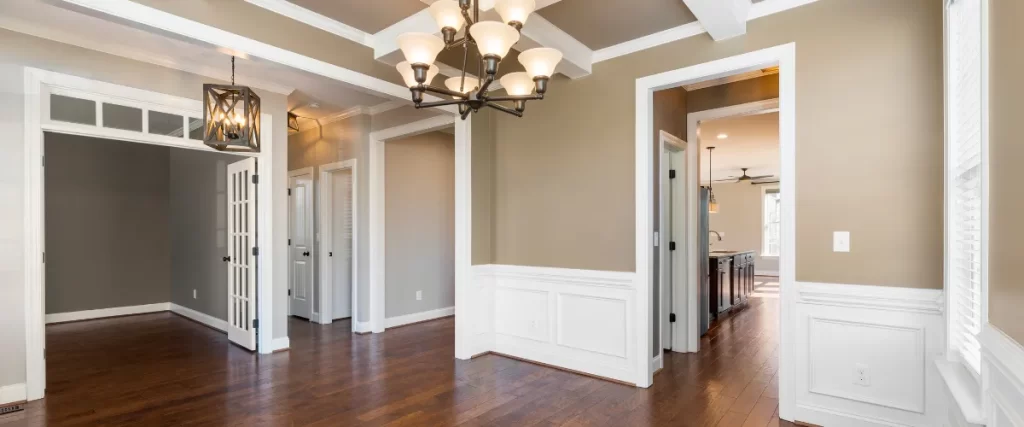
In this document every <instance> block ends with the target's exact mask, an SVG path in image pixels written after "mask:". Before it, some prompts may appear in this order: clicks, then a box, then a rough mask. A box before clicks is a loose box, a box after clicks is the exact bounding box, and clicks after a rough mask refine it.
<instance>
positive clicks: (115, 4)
mask: <svg viewBox="0 0 1024 427" xmlns="http://www.w3.org/2000/svg"><path fill="white" fill-rule="evenodd" d="M64 2H67V3H70V4H74V5H77V6H80V7H84V8H87V9H91V10H94V11H97V12H101V13H105V14H108V15H111V16H115V17H118V18H121V19H125V20H128V21H133V22H137V23H139V24H142V25H145V26H149V27H153V28H156V29H159V30H163V31H166V32H170V33H173V34H178V35H180V36H184V37H188V38H190V39H195V40H199V41H202V42H205V43H209V44H212V45H215V46H221V47H224V48H227V49H232V50H236V51H239V52H244V53H246V54H248V55H251V56H255V57H259V58H263V59H266V60H268V61H272V62H276V63H278V64H282V65H287V66H289V67H292V68H297V69H300V70H303V71H308V72H310V73H313V74H318V75H321V76H324V77H328V78H331V79H334V80H337V81H340V82H344V83H348V84H351V85H354V86H358V87H361V88H365V89H369V90H371V91H374V92H379V93H383V94H386V95H390V96H393V97H396V98H401V99H404V98H406V97H408V96H409V88H407V87H405V86H402V85H399V84H395V83H391V82H389V81H386V80H382V79H379V78H376V77H373V76H370V75H366V74H363V73H359V72H356V71H353V70H350V69H348V68H344V67H339V66H337V65H334V64H331V63H328V62H325V61H321V60H318V59H314V58H311V57H308V56H305V55H300V54H298V53H295V52H292V51H289V50H286V49H282V48H279V47H277V46H273V45H270V44H267V43H263V42H260V41H257V40H253V39H250V38H248V37H243V36H240V35H238V34H234V33H231V32H228V31H224V30H222V29H220V28H216V27H212V26H209V25H205V24H201V23H199V22H196V21H192V20H189V19H185V18H182V17H180V16H177V15H174V14H171V13H167V12H164V11H162V10H159V9H156V8H152V7H149V6H145V5H141V4H138V3H135V2H133V1H131V0H64ZM424 100H425V101H440V100H441V99H440V98H438V97H436V96H431V95H426V96H424ZM439 109H441V110H444V111H447V112H449V113H451V114H457V113H458V110H457V108H456V107H454V106H445V107H439Z"/></svg>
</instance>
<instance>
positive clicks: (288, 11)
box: [245, 0, 373, 47]
mask: <svg viewBox="0 0 1024 427" xmlns="http://www.w3.org/2000/svg"><path fill="white" fill-rule="evenodd" d="M245 1H246V3H249V4H252V5H255V6H259V7H262V8H264V9H266V10H269V11H271V12H275V13H278V14H280V15H283V16H287V17H289V18H292V19H294V20H296V21H299V22H302V23H304V24H306V25H311V26H313V27H316V28H319V29H321V30H324V31H327V32H328V33H331V34H334V35H336V36H338V37H342V38H344V39H347V40H350V41H354V42H356V43H359V44H361V45H364V46H370V47H372V46H373V35H372V34H370V33H367V32H365V31H362V30H360V29H358V28H355V27H352V26H350V25H345V24H343V23H341V22H338V21H336V20H334V19H332V18H328V17H326V16H324V15H321V14H319V13H316V12H314V11H312V10H309V9H306V8H304V7H302V6H299V5H297V4H295V3H292V2H290V1H286V0H245Z"/></svg>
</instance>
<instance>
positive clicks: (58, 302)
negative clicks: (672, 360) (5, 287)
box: [44, 133, 171, 313]
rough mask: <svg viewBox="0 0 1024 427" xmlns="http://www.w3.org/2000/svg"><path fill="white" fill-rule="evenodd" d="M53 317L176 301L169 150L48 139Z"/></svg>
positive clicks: (48, 284)
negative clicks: (172, 275) (172, 284)
mask: <svg viewBox="0 0 1024 427" xmlns="http://www.w3.org/2000/svg"><path fill="white" fill-rule="evenodd" d="M44 141H45V144H46V145H45V147H46V148H45V154H46V168H45V169H44V176H45V185H46V198H45V206H46V313H64V312H69V311H81V310H94V309H100V308H112V307H123V306H130V305H142V304H153V303H161V302H167V301H169V300H170V292H169V291H170V278H169V276H170V275H169V272H170V268H171V266H170V258H171V257H170V247H171V245H170V233H169V229H168V227H167V225H168V223H169V221H170V218H169V209H168V200H169V199H168V194H169V178H170V174H169V173H168V160H169V158H170V149H169V148H167V147H160V146H155V145H143V144H132V143H127V142H118V141H109V140H103V139H95V138H86V137H81V136H73V135H61V134H51V133H46V134H45V137H44Z"/></svg>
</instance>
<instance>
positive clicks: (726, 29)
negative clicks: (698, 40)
mask: <svg viewBox="0 0 1024 427" xmlns="http://www.w3.org/2000/svg"><path fill="white" fill-rule="evenodd" d="M683 3H685V4H686V8H687V9H690V13H692V14H693V16H695V17H697V20H698V21H700V23H701V25H703V26H704V28H705V29H706V30H707V32H708V35H710V36H711V38H712V39H714V40H715V41H721V40H726V39H731V38H733V37H738V36H742V35H744V34H746V33H747V19H748V17H749V14H750V7H751V1H750V0H739V1H719V0H683Z"/></svg>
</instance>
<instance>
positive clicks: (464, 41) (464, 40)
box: [445, 36, 469, 49]
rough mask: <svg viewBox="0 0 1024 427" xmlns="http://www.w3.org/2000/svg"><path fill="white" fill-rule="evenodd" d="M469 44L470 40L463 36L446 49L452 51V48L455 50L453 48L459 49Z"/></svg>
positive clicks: (446, 46)
mask: <svg viewBox="0 0 1024 427" xmlns="http://www.w3.org/2000/svg"><path fill="white" fill-rule="evenodd" d="M468 43H469V38H468V37H465V36H463V37H461V38H458V39H455V40H453V41H452V42H451V43H448V44H447V45H445V49H450V48H453V47H459V46H462V45H465V44H468Z"/></svg>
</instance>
